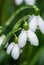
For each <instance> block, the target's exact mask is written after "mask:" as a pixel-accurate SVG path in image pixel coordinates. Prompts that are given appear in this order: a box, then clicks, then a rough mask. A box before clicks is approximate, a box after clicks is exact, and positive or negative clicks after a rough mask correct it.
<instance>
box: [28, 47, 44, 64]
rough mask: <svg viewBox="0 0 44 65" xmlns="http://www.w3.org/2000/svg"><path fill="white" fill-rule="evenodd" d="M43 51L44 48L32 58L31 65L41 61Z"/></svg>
mask: <svg viewBox="0 0 44 65" xmlns="http://www.w3.org/2000/svg"><path fill="white" fill-rule="evenodd" d="M42 50H44V46H43V47H41V48H40V49H39V50H38V52H37V53H36V54H35V56H34V57H33V58H32V60H31V62H30V63H29V65H35V63H36V62H37V60H38V59H39V57H40V55H41V52H42Z"/></svg>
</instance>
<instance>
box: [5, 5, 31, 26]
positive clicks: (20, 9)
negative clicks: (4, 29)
mask: <svg viewBox="0 0 44 65" xmlns="http://www.w3.org/2000/svg"><path fill="white" fill-rule="evenodd" d="M26 8H32V6H29V5H26V6H22V7H20V8H19V9H18V10H17V11H16V12H14V13H13V14H12V16H11V17H10V18H9V19H8V21H7V22H6V26H9V25H10V23H11V22H12V20H13V19H14V18H15V16H16V15H17V14H18V13H19V12H21V11H23V10H24V9H26Z"/></svg>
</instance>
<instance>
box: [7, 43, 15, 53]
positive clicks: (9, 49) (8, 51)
mask: <svg viewBox="0 0 44 65" xmlns="http://www.w3.org/2000/svg"><path fill="white" fill-rule="evenodd" d="M14 45H15V43H14V42H12V43H10V44H9V46H8V47H7V54H10V52H11V51H12V49H13V47H14Z"/></svg>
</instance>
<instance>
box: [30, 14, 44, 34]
mask: <svg viewBox="0 0 44 65" xmlns="http://www.w3.org/2000/svg"><path fill="white" fill-rule="evenodd" d="M32 16H33V15H32ZM38 28H39V29H40V31H41V32H42V33H43V34H44V21H43V19H42V18H41V17H40V15H38V16H35V15H34V16H33V17H31V20H29V29H30V30H32V31H33V32H35V31H36V29H38Z"/></svg>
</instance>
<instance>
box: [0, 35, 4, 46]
mask: <svg viewBox="0 0 44 65" xmlns="http://www.w3.org/2000/svg"><path fill="white" fill-rule="evenodd" d="M4 39H5V35H1V36H0V46H1V45H2V42H3V40H4Z"/></svg>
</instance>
